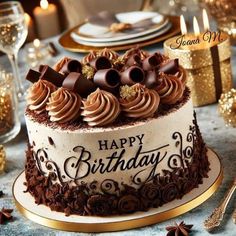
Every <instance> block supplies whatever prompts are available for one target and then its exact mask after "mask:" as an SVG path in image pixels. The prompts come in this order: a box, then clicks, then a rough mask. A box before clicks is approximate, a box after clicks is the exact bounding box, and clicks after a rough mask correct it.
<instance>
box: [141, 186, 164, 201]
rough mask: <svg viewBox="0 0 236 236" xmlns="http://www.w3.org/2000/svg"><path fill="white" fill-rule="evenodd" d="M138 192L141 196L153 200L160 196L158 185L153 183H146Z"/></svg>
mask: <svg viewBox="0 0 236 236" xmlns="http://www.w3.org/2000/svg"><path fill="white" fill-rule="evenodd" d="M140 194H141V196H142V197H143V198H145V199H148V200H151V201H153V200H155V199H156V198H158V199H160V198H161V191H160V186H159V185H157V184H154V183H146V184H144V185H143V186H142V187H141V189H140Z"/></svg>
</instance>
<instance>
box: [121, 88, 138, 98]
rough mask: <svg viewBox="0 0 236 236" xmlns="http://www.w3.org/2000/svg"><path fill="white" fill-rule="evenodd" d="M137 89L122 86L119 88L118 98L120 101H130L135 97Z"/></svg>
mask: <svg viewBox="0 0 236 236" xmlns="http://www.w3.org/2000/svg"><path fill="white" fill-rule="evenodd" d="M136 93H137V89H136V88H135V86H128V85H124V86H121V87H120V96H121V98H122V99H126V100H130V99H132V98H133V97H135V95H136Z"/></svg>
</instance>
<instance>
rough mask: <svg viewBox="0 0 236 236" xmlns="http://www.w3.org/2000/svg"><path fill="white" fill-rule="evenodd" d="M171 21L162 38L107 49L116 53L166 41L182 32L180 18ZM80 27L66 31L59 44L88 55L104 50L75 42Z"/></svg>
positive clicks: (172, 18)
mask: <svg viewBox="0 0 236 236" xmlns="http://www.w3.org/2000/svg"><path fill="white" fill-rule="evenodd" d="M169 20H170V23H171V24H172V27H171V28H170V29H169V30H168V31H167V32H166V33H164V34H163V35H161V36H158V37H156V38H153V39H149V40H146V41H143V42H140V43H130V44H125V45H120V46H112V47H107V48H110V49H111V50H115V51H119V50H126V49H130V48H132V47H134V46H136V45H139V47H144V46H148V45H152V44H155V43H159V42H161V41H164V40H165V39H168V38H170V37H173V36H174V35H176V34H178V33H179V32H180V23H179V16H169ZM80 25H82V24H80ZM80 25H77V26H75V27H74V28H72V29H70V30H68V31H66V32H65V33H63V34H62V36H61V37H60V38H59V43H60V45H61V46H62V47H63V48H64V49H66V50H68V51H72V52H82V53H87V52H89V51H91V50H95V51H96V50H100V49H102V48H104V47H93V46H86V45H82V44H79V43H77V42H75V41H74V40H73V39H72V38H71V36H70V35H71V32H72V31H73V30H75V29H76V28H77V27H79V26H80Z"/></svg>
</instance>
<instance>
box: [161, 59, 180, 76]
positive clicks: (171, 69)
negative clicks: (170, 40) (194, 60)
mask: <svg viewBox="0 0 236 236" xmlns="http://www.w3.org/2000/svg"><path fill="white" fill-rule="evenodd" d="M178 68H179V60H178V59H174V60H169V61H168V62H166V63H164V64H161V65H160V67H159V68H158V71H159V72H163V73H165V74H171V75H174V74H175V73H177V72H178Z"/></svg>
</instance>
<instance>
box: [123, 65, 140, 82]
mask: <svg viewBox="0 0 236 236" xmlns="http://www.w3.org/2000/svg"><path fill="white" fill-rule="evenodd" d="M143 81H144V71H143V70H142V69H141V68H140V67H138V66H131V67H129V68H128V69H126V70H125V71H123V72H122V73H121V83H122V84H127V85H133V84H136V83H142V82H143Z"/></svg>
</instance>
